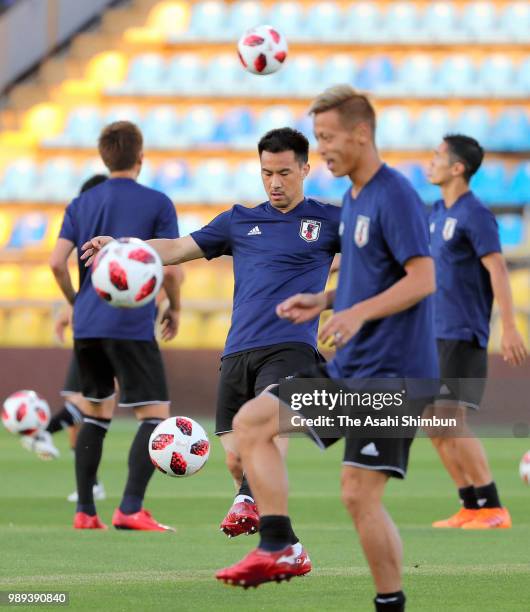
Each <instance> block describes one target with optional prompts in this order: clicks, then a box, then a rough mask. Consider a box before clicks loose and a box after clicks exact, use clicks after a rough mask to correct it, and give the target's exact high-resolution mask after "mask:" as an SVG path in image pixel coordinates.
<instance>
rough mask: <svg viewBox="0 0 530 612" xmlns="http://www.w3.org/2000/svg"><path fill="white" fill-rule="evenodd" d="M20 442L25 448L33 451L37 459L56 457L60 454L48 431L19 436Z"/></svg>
mask: <svg viewBox="0 0 530 612" xmlns="http://www.w3.org/2000/svg"><path fill="white" fill-rule="evenodd" d="M20 443H21V444H22V446H23V447H24V448H25V449H26V450H28V451H30V452H31V453H35V454H36V455H37V456H38V457H39V459H43V460H49V459H57V458H58V457H59V456H60V455H61V453H60V452H59V449H58V448H57V447H56V446H55V444H54V443H53V441H52V435H51V433H50V432H49V431H39V432H37V433H36V434H34V435H33V436H21V437H20Z"/></svg>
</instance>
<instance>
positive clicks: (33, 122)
mask: <svg viewBox="0 0 530 612" xmlns="http://www.w3.org/2000/svg"><path fill="white" fill-rule="evenodd" d="M63 125H64V111H63V109H62V108H61V107H60V106H59V105H58V104H52V103H42V104H37V105H35V106H33V107H32V108H31V109H30V110H29V111H28V112H27V113H26V114H25V115H24V119H23V122H22V127H23V129H24V130H26V131H27V132H29V133H30V134H32V135H33V136H35V137H36V138H37V139H39V140H41V139H43V138H50V137H51V136H55V135H56V134H59V133H60V132H61V131H62V129H63Z"/></svg>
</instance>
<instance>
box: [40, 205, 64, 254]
mask: <svg viewBox="0 0 530 612" xmlns="http://www.w3.org/2000/svg"><path fill="white" fill-rule="evenodd" d="M63 217H64V213H63V212H59V213H51V214H50V216H49V217H48V227H47V229H46V235H45V236H44V242H43V247H44V248H45V249H46V251H50V252H51V251H52V250H53V247H54V246H55V243H56V242H57V238H58V237H59V232H60V231H61V226H62V224H63Z"/></svg>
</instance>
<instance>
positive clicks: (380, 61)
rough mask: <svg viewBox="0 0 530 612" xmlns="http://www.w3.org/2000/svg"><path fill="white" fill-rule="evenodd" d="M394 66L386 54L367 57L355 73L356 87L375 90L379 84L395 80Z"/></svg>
mask: <svg viewBox="0 0 530 612" xmlns="http://www.w3.org/2000/svg"><path fill="white" fill-rule="evenodd" d="M395 78H396V76H395V67H394V64H393V63H392V60H391V59H390V58H389V57H387V56H386V55H375V56H374V57H370V58H369V59H367V60H366V61H365V62H364V64H363V65H362V66H361V69H360V70H359V73H358V75H357V82H356V85H357V87H359V88H361V89H366V90H373V91H377V90H378V88H379V87H380V86H381V85H386V84H388V83H392V82H393V81H394V80H395Z"/></svg>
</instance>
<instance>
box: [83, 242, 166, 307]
mask: <svg viewBox="0 0 530 612" xmlns="http://www.w3.org/2000/svg"><path fill="white" fill-rule="evenodd" d="M162 279H163V269H162V262H161V261H160V257H159V256H158V253H157V252H156V251H155V250H154V249H153V248H152V247H150V246H149V245H148V244H147V243H146V242H144V241H143V240H139V239H138V238H120V239H119V240H113V241H112V242H109V243H108V244H106V245H105V246H104V247H103V248H102V249H101V251H100V252H99V253H98V254H97V255H96V258H95V260H94V263H93V264H92V285H93V287H94V289H95V290H96V293H97V294H98V295H99V297H100V298H102V299H103V300H105V301H106V302H107V303H108V304H110V305H111V306H115V307H116V308H138V307H139V306H144V305H145V304H147V303H148V302H150V301H151V300H153V299H154V298H155V297H156V294H157V293H158V291H159V290H160V286H161V285H162Z"/></svg>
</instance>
